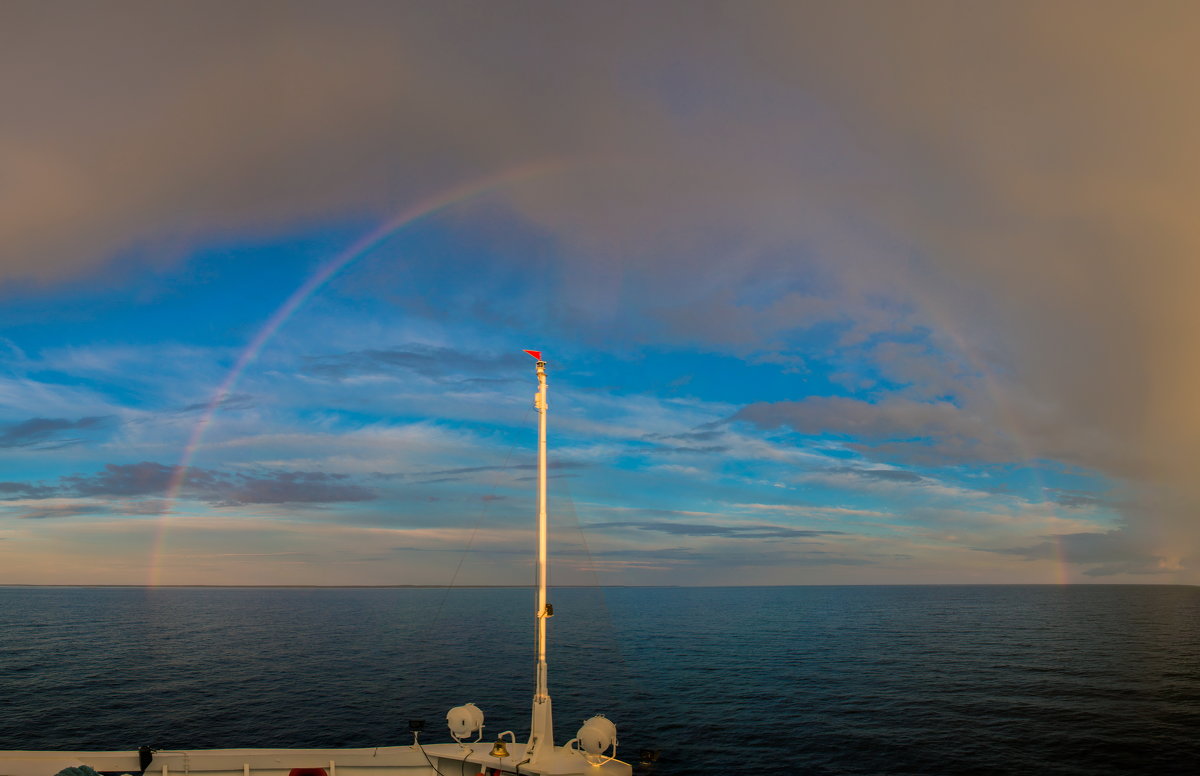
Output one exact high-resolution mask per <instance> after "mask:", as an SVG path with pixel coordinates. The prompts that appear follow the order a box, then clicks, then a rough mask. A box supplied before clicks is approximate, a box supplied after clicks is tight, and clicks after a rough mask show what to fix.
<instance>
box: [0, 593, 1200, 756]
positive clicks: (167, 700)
mask: <svg viewBox="0 0 1200 776" xmlns="http://www.w3.org/2000/svg"><path fill="white" fill-rule="evenodd" d="M551 601H552V602H553V603H554V606H555V612H556V616H555V618H554V619H553V620H552V621H551V623H550V624H551V654H550V661H551V662H550V689H551V695H552V697H553V699H554V712H555V720H556V726H555V727H556V733H557V737H558V741H559V742H562V741H565V740H566V739H568V738H572V737H573V736H574V733H575V730H576V729H577V728H578V725H579V723H580V722H581V721H582V720H583V719H584V718H586V717H588V716H591V715H592V714H594V713H604V714H606V715H607V716H609V717H610V718H611V719H612V720H613V721H614V722H616V724H617V728H618V735H619V738H620V742H621V743H620V752H619V754H620V755H621V757H622V759H626V760H630V761H632V762H635V763H636V762H637V761H638V759H639V758H638V755H639V752H640V751H641V750H658V751H659V752H660V753H661V754H660V756H659V759H658V761H657V763H655V764H654V765H652V766H648V767H645V768H641V769H639V770H638V771H635V772H641V773H646V774H660V775H661V776H669V775H672V774H700V773H728V774H738V773H746V774H774V773H778V774H1064V775H1065V774H1079V775H1080V776H1083V775H1084V774H1087V775H1088V776H1096V775H1097V774H1155V776H1162V775H1163V774H1196V773H1200V588H1195V587H1168V586H1064V587H1054V586H999V587H997V586H978V587H976V586H964V587H779V588H609V589H594V588H592V589H585V588H570V589H560V590H556V591H554V592H553V595H552V596H551ZM532 610H533V593H532V592H531V591H529V590H524V589H460V590H451V591H446V590H441V589H277V588H271V589H264V588H245V589H239V588H166V589H163V588H160V589H141V588H20V587H8V588H3V587H0V748H3V749H52V748H60V749H89V748H97V749H135V748H137V747H138V746H140V745H143V744H149V745H152V746H154V747H162V748H201V747H243V746H264V747H276V746H303V747H326V746H376V745H384V744H407V743H410V742H411V736H410V735H409V734H408V733H407V732H406V731H407V727H408V724H407V723H408V720H409V719H413V718H423V719H425V720H427V727H426V733H425V734H423V737H422V740H423V741H426V742H434V741H440V740H447V736H446V735H445V733H444V731H445V727H444V724H445V712H446V711H447V710H448V709H449V708H450V707H452V706H455V705H458V704H461V703H465V702H468V701H473V702H475V703H476V704H478V705H479V706H480V707H481V708H482V709H483V711H484V713H485V715H486V723H485V724H486V725H487V728H486V730H487V733H488V735H489V737H490V736H492V735H495V734H497V733H499V732H500V731H503V730H508V729H514V730H515V731H516V733H517V736H518V738H523V737H524V736H525V735H527V733H528V727H527V726H528V718H529V703H530V698H531V696H532V692H533V626H532V617H531V614H532Z"/></svg>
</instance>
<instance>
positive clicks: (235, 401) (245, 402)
mask: <svg viewBox="0 0 1200 776" xmlns="http://www.w3.org/2000/svg"><path fill="white" fill-rule="evenodd" d="M252 406H254V397H253V396H251V395H250V394H248V393H231V394H230V395H228V396H226V397H224V398H222V399H221V400H220V401H218V402H217V403H216V407H217V409H220V410H243V409H246V408H248V407H252ZM212 407H213V405H212V404H211V403H210V402H200V403H197V404H189V405H187V406H186V407H182V408H180V410H179V412H180V413H186V412H200V411H201V410H208V409H210V408H212Z"/></svg>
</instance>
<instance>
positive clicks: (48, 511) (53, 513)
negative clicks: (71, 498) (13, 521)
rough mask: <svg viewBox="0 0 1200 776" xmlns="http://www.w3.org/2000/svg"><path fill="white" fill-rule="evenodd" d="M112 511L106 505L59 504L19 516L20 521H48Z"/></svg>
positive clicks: (39, 508)
mask: <svg viewBox="0 0 1200 776" xmlns="http://www.w3.org/2000/svg"><path fill="white" fill-rule="evenodd" d="M111 511H112V509H111V508H110V507H108V506H107V505H104V504H59V505H54V506H43V507H37V508H35V509H30V510H27V511H24V512H22V513H20V514H18V515H17V516H16V517H17V519H18V520H47V519H53V518H56V517H77V516H79V515H104V514H108V513H110V512H111Z"/></svg>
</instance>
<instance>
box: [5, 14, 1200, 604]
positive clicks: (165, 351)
mask: <svg viewBox="0 0 1200 776" xmlns="http://www.w3.org/2000/svg"><path fill="white" fill-rule="evenodd" d="M1198 15H1200V12H1198V11H1197V7H1196V6H1195V5H1194V4H1192V3H1173V2H1163V1H1161V0H1160V1H1152V2H1147V3H1139V4H1137V5H1136V7H1135V6H1134V5H1133V4H1130V3H1113V2H1099V1H1094V0H1093V1H1089V2H1072V1H1070V0H1062V1H1059V2H1051V3H1047V2H1021V1H1019V0H1013V1H1012V2H1005V3H995V2H971V1H970V0H967V1H959V2H937V1H936V0H922V1H921V2H904V3H900V2H897V3H878V2H854V1H848V2H840V3H825V2H802V1H801V0H796V1H795V2H736V3H723V2H706V3H697V2H682V3H681V2H669V1H663V2H656V3H638V2H603V3H601V2H576V3H551V2H505V3H480V2H467V3H464V2H453V1H447V0H439V1H438V2H404V3H395V2H365V1H364V0H355V1H349V2H338V3H332V2H286V3H276V2H269V1H265V0H264V1H263V2H255V3H243V2H204V3H200V2H180V3H169V4H164V3H157V2H130V1H128V0H114V1H113V2H108V3H84V2H66V1H64V2H57V3H44V2H21V1H20V0H16V1H14V2H6V3H4V4H3V6H2V7H0V106H2V108H0V466H2V470H0V584H67V585H74V584H128V585H187V584H217V585H272V584H280V585H285V584H286V585H393V584H401V585H402V584H421V585H447V584H458V585H476V584H529V583H530V582H531V581H532V579H533V551H534V547H535V544H534V541H535V540H534V536H533V530H534V520H535V515H536V502H535V485H536V479H535V478H536V471H535V463H536V439H537V437H536V417H537V416H536V413H535V412H534V411H533V409H532V399H533V394H534V392H535V390H536V378H535V375H534V365H533V361H532V360H531V359H530V358H529V357H528V356H527V355H525V354H524V353H522V350H523V349H535V350H541V351H543V352H544V354H545V358H546V360H547V361H548V362H549V366H548V374H549V391H550V394H549V405H550V415H549V428H550V460H551V471H550V480H549V483H550V484H549V488H550V499H549V500H550V512H551V530H552V539H551V552H552V553H553V556H554V560H553V564H552V570H551V581H552V583H558V584H629V585H704V584H715V585H743V584H754V585H791V584H928V583H1039V584H1062V583H1139V584H1141V583H1145V584H1196V583H1197V582H1200V553H1198V544H1200V521H1198V520H1197V514H1198V509H1200V476H1197V474H1196V472H1195V470H1196V468H1197V463H1198V462H1200V407H1198V405H1197V399H1196V397H1197V396H1200V355H1198V354H1200V305H1198V304H1197V303H1196V293H1197V289H1200V260H1198V259H1197V255H1198V250H1197V249H1198V248H1200V227H1198V226H1197V222H1196V218H1195V214H1196V212H1198V211H1200V150H1198V146H1197V144H1196V142H1195V138H1196V137H1198V136H1200V99H1198V98H1197V96H1196V90H1195V82H1194V81H1195V78H1194V74H1195V73H1196V72H1197V70H1198V69H1200V53H1198V52H1200V46H1197V45H1196V40H1195V37H1196V36H1195V34H1194V30H1196V29H1197V28H1198V23H1200V18H1197V16H1198Z"/></svg>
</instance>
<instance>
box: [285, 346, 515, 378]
mask: <svg viewBox="0 0 1200 776" xmlns="http://www.w3.org/2000/svg"><path fill="white" fill-rule="evenodd" d="M519 358H524V356H515V355H502V356H480V355H476V354H473V353H464V352H462V351H457V350H453V349H450V348H441V347H433V346H428V345H419V344H412V345H407V346H403V347H396V348H388V349H381V350H358V351H352V352H349V353H338V354H335V355H325V356H312V357H310V358H308V359H307V361H308V372H309V373H311V374H314V375H318V376H320V377H326V378H331V379H345V378H347V377H351V376H361V375H377V374H396V373H405V372H410V373H414V374H418V375H421V376H422V377H427V378H429V379H432V380H435V381H437V382H452V383H464V382H478V381H479V380H481V379H483V378H480V377H478V376H479V375H496V374H503V373H504V372H506V371H511V370H508V369H505V368H503V367H506V366H510V365H512V364H513V363H515V362H517V361H518V359H519ZM486 381H487V382H508V381H506V380H496V379H493V378H488V379H487V380H486Z"/></svg>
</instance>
